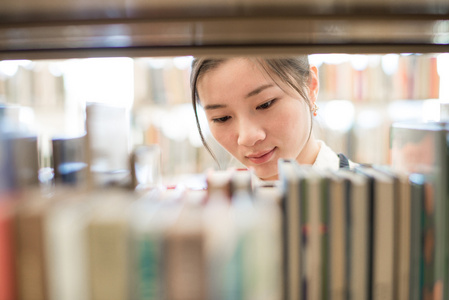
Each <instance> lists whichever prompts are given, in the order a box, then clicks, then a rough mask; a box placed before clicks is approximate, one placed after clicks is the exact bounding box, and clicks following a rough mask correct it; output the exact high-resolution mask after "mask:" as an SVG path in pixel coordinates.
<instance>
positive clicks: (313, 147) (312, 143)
mask: <svg viewBox="0 0 449 300" xmlns="http://www.w3.org/2000/svg"><path fill="white" fill-rule="evenodd" d="M320 148H321V145H320V144H319V143H318V141H317V140H316V139H315V137H314V136H313V135H311V136H310V139H309V140H308V141H307V143H306V145H305V146H304V148H303V149H302V151H301V153H300V154H299V155H298V157H297V158H296V161H297V162H298V163H300V164H305V165H313V164H314V163H315V160H316V158H317V156H318V153H319V152H320Z"/></svg>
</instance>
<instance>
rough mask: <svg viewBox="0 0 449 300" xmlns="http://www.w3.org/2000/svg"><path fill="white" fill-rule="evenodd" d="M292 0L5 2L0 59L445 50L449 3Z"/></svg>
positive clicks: (0, 27) (0, 25)
mask: <svg viewBox="0 0 449 300" xmlns="http://www.w3.org/2000/svg"><path fill="white" fill-rule="evenodd" d="M8 1H9V2H11V1H12V0H7V2H8ZM26 2H29V1H26ZM284 2H285V3H287V4H282V3H284ZM289 2H290V1H288V0H284V1H283V2H282V1H281V2H280V3H281V4H280V5H276V6H275V7H273V8H271V9H270V7H269V6H267V5H266V4H265V5H264V3H263V1H262V2H260V4H255V3H252V2H251V3H252V4H251V3H250V2H248V1H246V2H245V1H243V2H239V5H237V4H234V5H233V4H232V3H234V2H232V3H231V2H224V1H222V2H221V5H216V6H215V7H212V6H211V5H209V6H204V7H202V8H201V9H198V7H200V6H199V2H198V3H196V2H195V1H192V0H191V1H187V3H183V4H182V6H180V5H181V4H180V5H177V6H176V5H175V3H172V4H170V3H171V1H168V2H167V3H168V4H167V5H165V6H164V7H162V6H160V7H154V9H153V10H152V9H151V7H146V6H142V5H141V6H139V4H136V2H133V3H134V4H133V5H130V6H126V7H125V6H124V4H123V5H121V6H120V5H118V4H117V6H116V7H112V8H111V9H109V10H108V9H104V10H96V9H94V8H92V7H90V6H89V5H85V6H79V7H78V8H77V7H73V6H72V7H70V6H68V1H63V3H62V4H60V6H58V7H56V4H54V3H53V2H50V3H52V5H53V6H51V5H50V6H49V5H48V4H47V6H46V7H47V9H40V10H39V9H37V8H36V7H34V10H33V7H31V8H29V9H27V10H25V8H22V9H18V8H14V7H13V6H12V5H11V3H10V4H9V6H8V5H7V6H6V7H7V8H8V7H9V10H8V9H6V10H5V11H6V13H0V20H2V21H0V59H39V58H70V57H99V56H133V57H136V56H137V57H139V56H175V55H176V56H177V55H203V54H207V55H246V54H248V55H273V54H279V55H291V54H303V53H333V52H344V53H389V52H448V51H449V4H447V3H446V2H443V1H441V2H439V1H435V2H434V3H433V5H432V6H430V5H428V4H425V5H424V4H423V5H418V4H419V3H421V2H422V1H414V2H415V3H413V1H410V0H409V1H407V2H404V1H397V2H398V4H396V5H395V6H393V5H392V4H390V5H385V3H386V2H385V1H381V2H380V3H383V5H373V4H371V5H365V6H360V5H358V6H355V4H354V5H352V6H351V5H346V6H344V7H343V6H331V5H327V6H326V5H323V4H326V3H327V2H326V1H318V2H317V3H318V4H319V5H318V4H314V5H312V4H311V3H309V4H307V3H306V4H305V5H303V6H293V5H292V4H291V3H290V4H289ZM306 2H307V1H306ZM325 2H326V3H325ZM365 2H366V1H364V3H365ZM33 3H34V2H33ZM226 3H227V4H226ZM230 3H231V4H230ZM347 3H351V1H347ZM406 3H409V4H410V5H405V4H406ZM64 4H65V6H64ZM92 5H93V4H92ZM170 5H171V6H170ZM34 6H36V4H34ZM24 7H25V6H24ZM80 7H84V8H80ZM139 8H141V9H140V10H139ZM8 12H9V14H8ZM32 12H34V13H32ZM83 12H84V13H83ZM418 12H419V13H418Z"/></svg>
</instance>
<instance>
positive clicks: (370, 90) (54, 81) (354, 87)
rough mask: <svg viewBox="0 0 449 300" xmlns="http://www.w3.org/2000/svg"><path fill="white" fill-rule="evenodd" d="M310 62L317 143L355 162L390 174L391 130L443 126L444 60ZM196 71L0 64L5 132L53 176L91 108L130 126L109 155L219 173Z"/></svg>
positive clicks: (110, 63)
mask: <svg viewBox="0 0 449 300" xmlns="http://www.w3.org/2000/svg"><path fill="white" fill-rule="evenodd" d="M309 57H310V62H311V63H312V64H315V65H317V66H318V68H319V76H320V84H321V88H320V94H319V103H318V105H319V107H320V109H319V110H318V116H317V117H316V118H315V125H314V130H315V134H316V135H317V137H318V138H320V139H322V140H324V141H325V142H326V143H327V144H328V145H330V146H331V147H332V148H333V149H335V150H336V151H338V152H343V153H346V154H347V155H348V156H349V157H350V158H351V159H352V160H354V161H356V162H360V163H376V164H389V163H390V157H389V128H390V125H391V124H392V123H393V122H396V121H429V120H434V121H438V120H440V103H441V102H444V101H445V100H448V99H449V86H448V85H447V84H446V85H445V84H444V82H449V81H448V79H449V54H446V53H438V54H432V53H427V54H416V53H413V54H412V53H407V54H406V53H403V54H375V55H374V54H372V55H371V54H363V55H361V54H314V55H310V56H309ZM191 62H192V57H191V56H180V57H157V58H150V57H148V58H145V57H139V58H129V57H113V58H81V59H57V60H3V61H0V105H1V106H2V108H3V114H2V115H3V117H2V120H3V121H2V122H3V125H2V126H3V128H8V127H7V125H8V124H9V126H12V127H14V128H15V129H18V128H20V130H21V131H23V132H28V133H30V134H34V135H36V136H37V137H38V153H39V168H46V167H48V168H50V167H52V159H51V157H52V147H51V140H52V139H55V138H61V137H62V138H68V137H76V136H80V135H83V134H84V133H85V131H86V125H85V122H86V105H87V104H88V103H99V104H105V105H108V106H112V107H117V108H121V109H123V111H124V116H125V117H124V118H123V119H120V120H116V122H121V123H120V124H117V126H116V127H118V128H122V130H123V131H124V132H123V134H122V135H121V136H118V135H116V140H115V143H114V145H112V146H111V147H112V148H114V147H116V148H117V151H119V150H118V148H120V147H121V148H122V149H123V147H125V149H127V150H128V151H129V152H131V151H132V149H134V148H135V147H136V146H138V145H152V144H157V145H159V146H160V150H161V151H160V153H161V172H162V175H163V176H164V177H165V178H171V177H176V176H179V175H182V174H194V173H201V172H204V171H205V170H206V169H208V168H213V167H216V163H215V162H214V161H213V159H212V158H211V157H210V155H209V154H208V153H207V151H205V149H204V148H203V146H202V144H201V140H200V138H199V135H198V132H197V127H196V123H195V118H194V114H193V109H192V107H191V103H190V87H189V76H190V65H191ZM200 119H201V120H202V122H203V124H202V128H203V131H204V132H205V135H206V139H207V140H208V142H209V143H211V145H212V148H213V150H214V152H215V153H216V154H217V157H218V159H219V161H220V165H221V166H222V167H228V166H236V165H238V164H237V163H236V162H235V161H233V160H232V159H231V157H230V156H229V155H228V154H227V153H226V152H225V151H224V150H222V149H221V148H220V147H219V146H218V145H217V144H216V143H215V142H214V141H213V138H212V137H211V136H210V134H209V132H208V130H207V122H205V119H204V115H203V114H202V113H201V111H200ZM113 130H114V129H113V128H111V131H113ZM109 134H112V135H114V132H109ZM125 151H126V150H125Z"/></svg>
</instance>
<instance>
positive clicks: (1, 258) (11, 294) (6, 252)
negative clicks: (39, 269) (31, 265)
mask: <svg viewBox="0 0 449 300" xmlns="http://www.w3.org/2000/svg"><path fill="white" fill-rule="evenodd" d="M2 198H3V197H1V196H0V300H15V299H17V295H16V281H15V276H16V274H15V265H14V262H15V249H14V215H13V208H12V203H11V201H9V200H7V199H2Z"/></svg>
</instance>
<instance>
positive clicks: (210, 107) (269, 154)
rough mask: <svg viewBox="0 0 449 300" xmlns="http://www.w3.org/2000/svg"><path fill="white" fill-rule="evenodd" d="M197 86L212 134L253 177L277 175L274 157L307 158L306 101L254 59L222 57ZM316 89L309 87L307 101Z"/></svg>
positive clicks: (309, 121) (308, 122)
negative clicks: (282, 85) (252, 173)
mask: <svg viewBox="0 0 449 300" xmlns="http://www.w3.org/2000/svg"><path fill="white" fill-rule="evenodd" d="M312 73H314V74H312V75H313V76H312V77H314V76H315V75H316V69H315V71H314V72H312ZM314 78H315V77H314ZM315 79H316V78H315ZM315 85H316V89H317V85H318V84H317V82H316V84H314V86H315ZM197 88H198V94H199V98H200V101H201V105H202V106H203V108H204V110H205V112H206V116H207V119H208V123H209V127H210V130H211V133H212V134H213V136H214V138H215V139H216V140H217V142H219V143H220V144H221V145H222V146H223V147H224V148H225V149H226V150H227V151H228V152H229V153H230V154H232V155H233V156H234V157H235V158H237V159H238V160H239V161H240V162H241V163H243V164H244V165H245V166H247V167H248V168H253V169H254V171H255V174H256V175H257V176H258V177H259V178H261V179H264V180H274V179H277V178H278V169H277V161H278V159H279V158H293V159H297V160H298V161H299V162H301V163H310V164H311V163H313V161H309V162H306V161H301V158H303V157H309V156H310V153H306V152H308V151H309V148H310V147H308V143H309V142H310V140H308V138H309V132H310V129H311V127H310V126H311V119H310V118H311V114H310V108H309V106H308V105H307V103H306V101H305V100H304V99H303V98H302V97H301V96H300V95H299V94H298V93H297V92H296V91H294V90H293V89H291V88H290V89H288V88H287V87H283V88H282V89H281V88H280V87H279V86H278V84H276V82H274V81H273V79H271V77H270V76H269V75H268V74H266V72H264V71H263V69H262V68H260V67H259V65H257V64H256V63H255V62H252V61H251V60H249V59H244V58H234V59H230V60H227V61H225V62H224V63H222V64H221V65H219V66H218V67H217V68H215V69H212V70H210V71H209V72H207V73H205V74H204V75H203V76H202V77H201V78H200V81H199V83H198V87H197ZM316 92H317V91H315V88H314V87H312V89H310V90H309V96H310V97H311V100H312V101H314V100H315V96H316ZM312 156H313V155H312ZM315 156H316V155H315ZM315 156H314V158H315ZM314 158H313V159H314Z"/></svg>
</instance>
